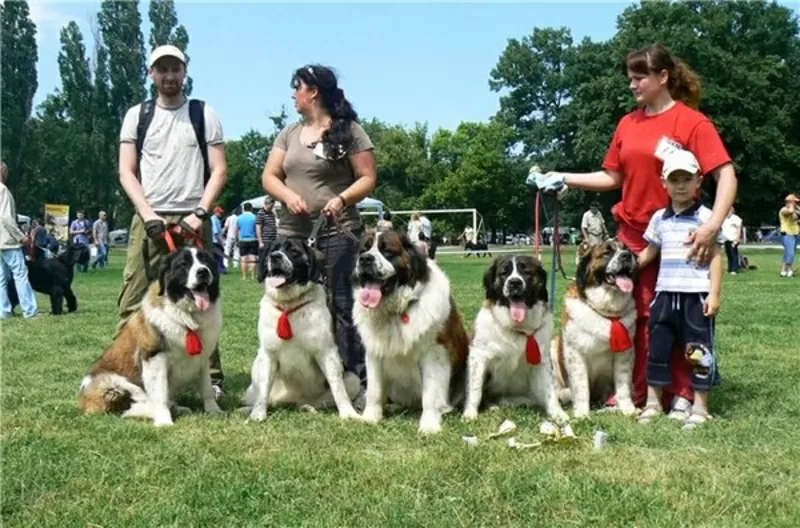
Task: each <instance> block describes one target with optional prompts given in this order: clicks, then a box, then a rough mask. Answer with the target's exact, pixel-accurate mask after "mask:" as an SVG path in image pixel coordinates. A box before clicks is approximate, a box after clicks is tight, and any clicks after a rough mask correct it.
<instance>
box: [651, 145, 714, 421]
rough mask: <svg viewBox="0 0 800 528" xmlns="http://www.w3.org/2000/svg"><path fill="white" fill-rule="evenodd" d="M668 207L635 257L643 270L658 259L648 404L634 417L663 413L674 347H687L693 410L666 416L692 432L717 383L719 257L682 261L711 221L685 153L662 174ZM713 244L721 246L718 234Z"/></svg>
mask: <svg viewBox="0 0 800 528" xmlns="http://www.w3.org/2000/svg"><path fill="white" fill-rule="evenodd" d="M661 175H662V178H663V183H664V187H665V188H666V190H667V194H669V197H670V201H671V203H670V205H669V206H668V207H666V208H665V209H660V210H658V211H656V213H655V214H654V215H653V217H652V218H651V219H650V225H649V226H648V227H647V231H646V232H645V235H644V238H645V240H646V241H647V242H648V244H649V245H648V246H647V248H645V250H644V251H642V252H641V253H640V254H639V265H640V266H645V265H647V264H648V263H650V262H651V261H653V260H654V259H655V258H656V257H658V255H659V253H660V254H661V264H660V266H659V270H658V280H657V282H656V298H655V300H654V301H653V305H652V307H651V308H650V321H649V329H650V356H649V358H648V362H647V384H648V387H647V404H646V405H645V408H644V410H643V411H642V414H641V415H640V416H639V422H640V423H649V422H650V421H651V420H652V419H653V418H654V417H655V416H658V415H659V414H661V413H662V412H663V411H662V409H661V403H660V401H661V393H662V391H663V388H664V387H666V386H668V385H669V384H670V382H671V379H670V361H671V359H672V350H673V348H674V345H675V344H676V342H678V343H681V344H682V345H683V346H684V347H685V348H686V358H687V360H688V361H689V363H690V364H691V365H692V386H693V388H694V391H695V392H694V406H693V407H692V411H691V415H689V416H688V418H687V417H686V413H685V412H676V413H673V414H670V417H673V418H677V419H679V420H681V419H683V420H685V425H684V426H683V429H687V430H688V429H694V428H695V427H697V426H698V425H700V424H702V423H705V422H706V421H708V420H709V419H711V415H710V414H709V412H708V395H709V390H710V389H711V386H712V385H714V384H715V382H717V381H718V380H717V379H716V378H717V368H716V360H715V355H714V316H715V315H716V314H717V312H719V306H720V284H721V281H722V257H721V253H720V250H719V246H715V249H714V253H713V258H712V260H711V264H710V265H709V266H703V267H697V265H696V263H695V262H690V261H687V260H686V256H687V253H688V251H689V247H690V246H689V244H687V243H686V240H687V239H688V237H689V235H690V234H691V233H692V232H694V231H695V230H696V229H697V228H698V227H700V226H701V225H703V224H704V223H705V222H707V221H708V219H709V218H710V217H711V210H710V209H709V208H707V207H705V206H703V205H702V204H701V203H700V201H699V200H696V199H695V196H697V191H698V189H699V188H700V185H701V183H702V181H703V177H702V174H701V173H700V165H699V163H698V162H697V159H696V158H695V157H694V155H693V154H692V153H691V152H689V151H687V150H678V151H675V152H674V153H671V154H669V155H668V156H667V158H666V159H665V160H664V166H663V169H662V173H661ZM717 241H718V242H719V243H720V244H722V243H724V237H723V236H722V234H721V233H718V234H717Z"/></svg>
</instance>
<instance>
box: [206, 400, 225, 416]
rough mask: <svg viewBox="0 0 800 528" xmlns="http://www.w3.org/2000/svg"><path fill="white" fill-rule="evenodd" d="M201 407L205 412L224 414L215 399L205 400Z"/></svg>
mask: <svg viewBox="0 0 800 528" xmlns="http://www.w3.org/2000/svg"><path fill="white" fill-rule="evenodd" d="M203 408H204V410H205V411H206V413H207V414H215V415H219V414H225V413H224V411H223V410H222V409H220V407H219V405H218V404H217V401H216V400H207V401H206V402H204V403H203Z"/></svg>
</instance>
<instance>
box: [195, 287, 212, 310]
mask: <svg viewBox="0 0 800 528" xmlns="http://www.w3.org/2000/svg"><path fill="white" fill-rule="evenodd" d="M192 295H193V296H194V304H195V306H197V309H198V310H200V311H201V312H205V311H206V310H208V307H209V306H211V300H210V299H209V298H208V292H192Z"/></svg>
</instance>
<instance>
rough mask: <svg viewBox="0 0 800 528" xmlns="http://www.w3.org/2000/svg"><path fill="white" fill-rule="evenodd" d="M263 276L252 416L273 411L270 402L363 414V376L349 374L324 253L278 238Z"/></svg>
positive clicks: (249, 398) (248, 396)
mask: <svg viewBox="0 0 800 528" xmlns="http://www.w3.org/2000/svg"><path fill="white" fill-rule="evenodd" d="M266 251H267V253H266V263H265V265H263V266H261V267H260V269H259V281H266V285H265V289H264V295H263V297H262V298H261V304H260V308H259V318H258V336H259V343H260V345H259V348H258V353H257V355H256V358H255V360H254V361H253V366H252V368H251V373H250V375H251V383H250V386H249V387H248V388H247V391H246V392H245V396H244V403H245V405H246V406H248V407H252V410H251V412H250V418H249V419H250V420H253V421H261V420H264V419H265V418H266V417H267V406H268V405H269V406H279V405H296V406H298V407H299V408H301V409H304V410H317V409H324V408H330V407H333V406H334V405H335V406H336V408H337V409H338V411H339V416H341V417H342V418H357V417H358V413H357V412H356V411H355V409H354V408H353V404H352V400H353V398H354V397H355V396H356V394H357V393H358V391H359V389H360V381H359V379H358V376H356V375H355V374H353V373H350V372H348V373H347V374H344V367H343V364H342V359H341V357H340V356H339V349H338V347H337V345H336V339H335V335H334V331H333V318H332V316H331V312H330V309H329V308H328V302H327V295H326V292H325V287H324V285H323V279H324V277H325V261H324V256H323V255H322V253H320V252H319V251H317V250H315V249H313V248H310V247H309V246H308V245H306V244H305V243H303V242H301V241H299V240H295V239H283V240H277V241H275V242H273V243H272V244H271V245H270V246H269V248H267V250H266Z"/></svg>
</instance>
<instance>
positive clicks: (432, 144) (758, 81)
mask: <svg viewBox="0 0 800 528" xmlns="http://www.w3.org/2000/svg"><path fill="white" fill-rule="evenodd" d="M0 14H2V29H3V34H2V48H3V61H2V108H3V112H2V139H3V141H2V156H3V159H4V160H6V162H7V164H8V165H9V169H10V170H11V171H12V174H13V177H12V179H11V181H10V186H11V189H12V192H14V195H15V197H16V200H17V204H18V208H19V210H20V211H21V212H27V213H34V212H37V211H41V209H42V207H43V204H44V203H65V204H69V205H70V206H72V207H83V208H85V209H87V210H88V211H89V212H90V213H92V212H96V211H98V210H100V209H105V210H107V211H109V213H110V215H111V217H112V219H113V220H114V221H115V224H116V225H117V226H118V227H125V225H126V224H127V222H128V221H129V219H130V216H131V214H132V211H131V207H130V204H129V201H128V200H127V198H126V197H125V195H124V193H123V192H122V190H121V187H120V185H119V183H118V178H117V167H116V165H117V148H118V145H117V143H118V140H117V139H118V136H119V129H120V126H121V123H122V119H123V117H124V114H125V111H126V110H127V108H129V107H130V106H132V105H134V104H136V103H139V102H141V101H143V100H144V99H145V98H147V97H149V96H151V95H152V94H153V93H154V91H153V87H152V86H150V87H149V88H148V85H147V84H148V83H147V71H146V57H147V54H148V53H149V50H151V49H152V48H153V47H155V46H157V45H160V44H174V45H176V46H178V47H179V48H181V49H182V50H183V51H184V52H187V57H188V48H189V42H190V39H189V34H188V32H187V30H186V28H185V27H184V26H182V25H180V24H179V22H178V18H177V14H176V11H175V6H174V2H173V1H172V0H153V1H151V2H150V4H149V11H148V17H149V20H150V23H151V31H150V35H149V38H148V40H147V46H145V40H144V36H143V34H142V30H141V24H142V20H141V15H140V12H139V3H138V1H128V2H118V1H112V0H106V1H103V2H102V3H101V6H100V10H99V12H98V13H97V15H96V17H94V18H93V20H92V23H91V31H92V39H91V40H92V42H93V45H92V46H91V49H87V45H86V42H85V39H84V35H83V34H82V32H81V30H80V27H79V26H78V24H77V23H75V22H71V23H69V24H68V25H66V26H65V27H63V28H62V30H61V34H60V40H61V50H60V52H59V56H58V67H59V72H60V75H61V86H60V87H59V88H58V89H57V90H55V91H54V92H53V93H51V94H49V95H48V96H47V98H46V99H45V100H44V102H42V103H41V104H40V105H39V106H38V107H37V108H33V107H32V106H33V98H34V94H35V93H36V90H37V88H38V82H37V75H36V61H37V55H38V51H37V46H36V39H35V36H36V27H35V25H34V23H33V22H32V21H31V18H30V12H29V8H28V5H27V2H25V1H7V2H5V3H4V4H3V5H2V6H0ZM652 42H661V43H664V44H665V45H667V46H668V47H669V48H670V49H671V50H672V51H673V52H675V53H676V54H678V55H679V56H681V57H682V58H683V59H684V60H686V61H687V62H688V63H689V64H690V65H691V66H692V67H693V68H694V69H695V70H696V71H697V72H698V73H699V74H700V76H701V78H702V82H703V97H702V101H701V106H700V110H701V111H703V112H705V113H706V114H708V115H709V116H710V117H711V118H712V120H713V121H714V123H715V124H716V125H717V127H718V128H719V130H720V132H721V134H722V137H723V140H724V142H725V144H726V146H727V147H728V149H729V151H730V153H731V155H732V156H733V158H734V163H735V165H736V169H737V173H738V175H739V178H740V192H739V197H738V200H737V203H736V208H737V210H738V212H739V214H740V215H741V216H742V217H743V218H745V221H746V223H747V224H748V225H758V224H760V223H767V224H770V223H772V224H774V223H775V215H776V210H777V207H778V205H779V204H780V203H781V200H782V197H783V196H784V195H785V194H787V193H788V192H790V191H792V192H797V191H798V190H800V98H798V97H797V96H796V93H795V92H796V88H797V86H800V30H799V29H798V19H797V16H796V15H795V14H794V13H793V12H792V11H791V10H790V9H788V8H786V7H782V6H780V5H778V4H777V3H775V2H771V3H770V2H764V1H760V2H759V1H755V2H728V1H713V2H685V3H677V2H670V3H668V2H643V3H641V4H638V5H632V6H630V7H628V8H626V9H625V10H624V12H623V13H622V14H621V15H620V16H619V17H618V20H617V31H616V33H615V34H614V36H613V37H611V38H610V39H608V40H606V41H601V42H597V41H592V40H590V39H588V38H585V39H583V40H582V41H580V42H576V41H575V40H574V39H573V37H572V35H571V32H570V30H569V29H568V28H564V27H561V28H539V27H537V28H534V29H533V31H532V33H531V34H530V35H524V36H521V37H519V38H509V40H508V42H507V45H506V47H505V49H504V51H503V52H502V54H501V55H500V57H499V58H498V61H497V64H496V66H495V67H494V68H493V69H492V71H490V72H487V82H488V85H489V87H490V89H491V90H492V91H494V92H496V93H497V94H498V97H499V100H500V110H499V112H498V113H497V115H495V116H493V117H492V118H491V119H490V120H489V121H488V122H464V123H461V124H460V125H459V126H458V127H457V128H456V129H455V130H447V129H439V130H433V131H432V130H430V129H429V128H428V126H427V125H426V124H416V125H415V126H413V127H403V126H400V125H393V124H391V123H386V122H383V121H381V120H380V119H379V118H378V117H374V116H368V117H366V118H365V119H364V121H363V125H364V127H365V128H366V130H367V132H368V133H369V135H370V136H371V138H372V140H373V142H374V143H375V146H376V153H377V158H378V171H379V175H378V178H379V181H378V188H377V189H376V191H375V193H374V196H375V197H376V198H378V199H381V200H383V201H384V202H385V203H386V204H388V205H389V207H390V208H392V209H398V210H399V209H435V208H466V207H475V208H477V209H478V210H479V211H480V213H481V214H482V216H483V218H484V220H485V224H486V227H487V228H488V229H489V230H499V231H504V232H525V231H529V230H530V227H531V224H532V220H531V219H532V215H533V200H532V195H531V192H530V190H528V189H526V188H525V186H524V184H523V182H524V179H525V175H526V173H527V169H528V167H529V166H530V164H531V163H532V162H536V163H538V164H539V165H540V166H541V167H543V168H544V169H545V170H548V169H558V170H566V171H593V170H597V169H598V168H599V167H600V163H601V162H602V159H603V157H604V155H605V151H606V149H607V148H608V145H609V142H610V141H611V137H612V135H613V132H614V128H615V125H616V123H617V121H618V120H619V119H620V118H621V117H622V116H623V115H624V114H625V113H626V112H628V111H630V110H631V109H633V108H634V105H635V102H634V100H633V98H632V97H631V95H630V93H629V91H628V88H627V79H626V77H625V75H624V71H623V69H622V61H623V59H624V57H625V55H626V54H627V53H628V52H629V51H631V50H634V49H637V48H639V47H641V46H643V45H646V44H649V43H652ZM189 71H190V72H191V65H190V68H189ZM192 88H193V82H192V81H191V79H190V80H189V82H187V85H186V93H187V95H190V94H191V92H192ZM356 103H357V102H356ZM288 121H289V116H288V113H287V111H286V110H285V109H284V110H283V111H282V112H281V114H280V115H277V116H272V117H270V118H269V120H268V122H267V123H265V125H266V126H265V127H264V129H263V130H250V131H249V132H247V133H246V134H244V135H243V136H242V137H241V138H239V139H235V140H229V141H227V143H226V150H227V156H228V180H229V182H228V185H227V187H226V189H225V191H224V193H223V195H222V196H221V198H220V202H221V204H222V205H224V206H225V208H226V210H231V209H233V208H235V207H236V205H238V204H239V203H240V202H241V201H242V200H243V199H246V198H251V197H254V196H258V195H261V194H263V190H262V187H261V171H262V169H263V164H264V161H265V159H266V156H267V153H268V152H269V149H270V147H271V145H272V142H273V140H274V138H275V136H276V134H277V132H278V130H280V128H281V127H283V126H284V125H285V124H286V123H287V122H288ZM705 192H706V193H707V195H708V196H707V198H708V200H709V201H710V200H711V199H712V195H713V192H714V188H713V183H710V184H707V185H706V186H705ZM595 198H599V199H600V201H601V203H602V204H603V205H604V206H605V208H606V210H607V209H608V208H610V206H611V205H612V204H613V203H614V202H615V201H616V200H617V199H618V194H617V193H605V194H604V195H601V196H599V197H598V196H596V195H588V194H586V193H583V192H580V191H576V192H571V193H570V194H568V195H567V198H566V199H565V202H564V205H563V213H562V214H563V221H564V222H565V224H569V225H573V226H574V225H577V223H578V222H579V217H580V215H581V214H582V212H583V211H584V210H585V209H586V206H587V204H588V202H590V201H591V200H592V199H595ZM609 220H610V218H609ZM455 221H458V222H459V223H463V221H464V219H463V218H461V219H458V220H455V219H450V222H455ZM450 227H453V228H455V227H456V226H455V225H453V226H450Z"/></svg>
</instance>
